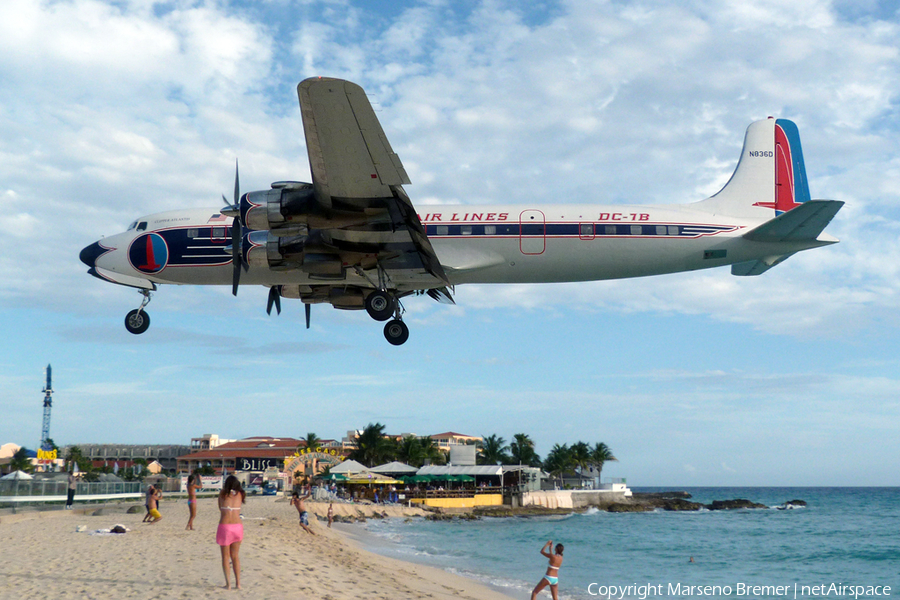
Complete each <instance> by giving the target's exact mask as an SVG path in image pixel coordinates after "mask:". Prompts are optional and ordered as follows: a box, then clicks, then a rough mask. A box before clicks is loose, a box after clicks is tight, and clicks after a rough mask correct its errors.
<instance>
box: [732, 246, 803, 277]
mask: <svg viewBox="0 0 900 600" xmlns="http://www.w3.org/2000/svg"><path fill="white" fill-rule="evenodd" d="M793 254H794V253H793V252H791V253H790V254H783V255H781V256H772V257H770V258H763V259H760V260H748V261H747V262H741V263H735V264H733V265H731V274H732V275H737V276H738V277H749V276H751V275H762V274H763V273H765V272H766V271H768V270H769V269H771V268H772V267H774V266H775V265H780V264H781V263H783V262H784V261H785V260H787V259H788V257H790V256H792V255H793Z"/></svg>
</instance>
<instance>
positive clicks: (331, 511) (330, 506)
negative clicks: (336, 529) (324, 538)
mask: <svg viewBox="0 0 900 600" xmlns="http://www.w3.org/2000/svg"><path fill="white" fill-rule="evenodd" d="M333 522H334V502H329V503H328V527H329V529H330V528H331V524H332V523H333Z"/></svg>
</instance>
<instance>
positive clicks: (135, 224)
mask: <svg viewBox="0 0 900 600" xmlns="http://www.w3.org/2000/svg"><path fill="white" fill-rule="evenodd" d="M135 227H137V221H135V222H134V223H132V224H131V225H129V226H128V231H131V230H132V229H134V228H135Z"/></svg>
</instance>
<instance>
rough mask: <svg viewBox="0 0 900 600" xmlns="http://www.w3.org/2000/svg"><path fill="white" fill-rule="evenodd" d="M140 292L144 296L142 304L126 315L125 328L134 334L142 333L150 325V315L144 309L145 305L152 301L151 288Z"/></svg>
mask: <svg viewBox="0 0 900 600" xmlns="http://www.w3.org/2000/svg"><path fill="white" fill-rule="evenodd" d="M140 292H141V295H143V296H144V301H143V302H141V306H140V307H139V308H136V309H134V310H132V311H131V312H129V313H128V314H127V315H125V329H127V330H128V333H133V334H134V335H140V334H142V333H144V332H145V331H147V328H148V327H150V315H149V314H148V313H147V312H145V311H144V307H145V306H147V304H149V303H150V296H151V294H150V290H140Z"/></svg>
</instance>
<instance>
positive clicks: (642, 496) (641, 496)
mask: <svg viewBox="0 0 900 600" xmlns="http://www.w3.org/2000/svg"><path fill="white" fill-rule="evenodd" d="M631 497H632V498H633V499H634V500H650V499H654V498H660V499H665V498H690V497H691V495H690V494H689V493H687V492H676V491H672V492H634V493H633V494H632V495H631Z"/></svg>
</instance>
